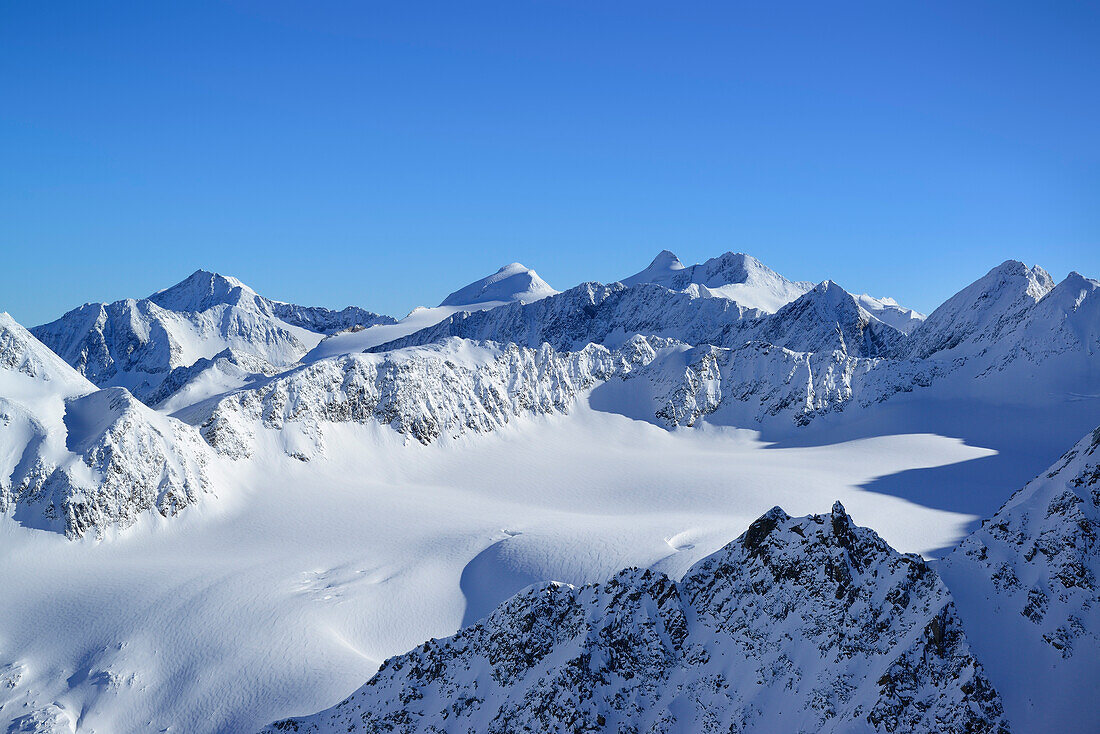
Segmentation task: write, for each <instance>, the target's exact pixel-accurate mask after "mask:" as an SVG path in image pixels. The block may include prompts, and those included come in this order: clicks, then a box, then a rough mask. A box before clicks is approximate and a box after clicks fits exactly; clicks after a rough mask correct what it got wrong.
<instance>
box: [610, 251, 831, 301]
mask: <svg viewBox="0 0 1100 734" xmlns="http://www.w3.org/2000/svg"><path fill="white" fill-rule="evenodd" d="M621 282H622V283H623V285H627V286H633V285H638V284H640V283H656V284H657V285H661V286H664V287H665V288H668V289H669V290H674V291H683V290H688V289H691V290H692V291H693V292H695V293H696V294H698V295H701V296H704V297H712V298H728V299H730V300H732V301H736V302H737V303H739V304H741V305H742V306H744V307H745V308H753V309H757V310H760V311H764V312H766V313H774V312H775V311H778V310H779V309H780V308H781V307H782V306H783V305H784V304H787V303H790V302H791V301H793V300H794V299H796V298H798V297H799V296H801V295H802V294H803V293H805V292H806V291H808V290H810V289H811V288H813V286H814V284H813V283H807V282H794V281H790V280H787V279H786V278H784V277H783V276H782V275H780V274H779V273H777V272H775V271H774V270H772V269H771V268H769V267H767V266H766V265H764V264H763V263H762V262H760V261H759V260H757V259H756V258H755V257H752V256H751V255H745V254H743V253H740V252H727V253H726V254H724V255H720V256H719V257H715V258H711V259H710V260H707V261H706V262H705V263H702V264H699V265H692V266H691V267H685V266H684V264H683V263H682V262H680V258H678V257H676V255H674V254H673V253H671V252H669V251H668V250H663V251H662V252H660V253H659V254H658V255H657V257H655V258H653V262H651V263H650V264H649V267H647V268H646V269H645V270H642V271H641V272H639V273H635V274H634V275H631V276H630V277H629V278H623V279H622V281H621ZM692 286H695V287H694V288H692Z"/></svg>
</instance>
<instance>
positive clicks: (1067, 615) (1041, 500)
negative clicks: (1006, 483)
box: [942, 428, 1100, 732]
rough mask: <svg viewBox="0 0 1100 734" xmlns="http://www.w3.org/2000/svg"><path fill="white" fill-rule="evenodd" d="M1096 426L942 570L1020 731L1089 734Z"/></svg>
mask: <svg viewBox="0 0 1100 734" xmlns="http://www.w3.org/2000/svg"><path fill="white" fill-rule="evenodd" d="M1098 536H1100V428H1097V429H1096V430H1095V431H1093V432H1092V433H1091V434H1089V435H1088V436H1085V437H1084V438H1083V439H1081V441H1080V442H1079V443H1078V444H1077V445H1076V446H1074V447H1073V448H1072V449H1070V450H1069V451H1068V452H1066V454H1065V455H1064V456H1062V458H1061V459H1059V460H1058V462H1057V463H1055V464H1054V465H1053V466H1052V467H1050V469H1048V470H1047V471H1046V472H1044V473H1042V474H1040V475H1039V476H1038V477H1036V478H1035V479H1034V480H1033V481H1031V482H1029V483H1028V484H1027V486H1025V487H1024V488H1023V489H1021V490H1019V491H1018V492H1016V493H1015V494H1014V495H1012V497H1011V498H1010V499H1009V500H1008V502H1006V503H1005V505H1004V507H1002V508H1001V509H1000V510H998V511H997V513H996V514H995V515H993V517H991V518H989V519H988V520H986V521H984V522H983V523H982V526H981V528H980V529H978V530H977V531H975V532H974V534H973V535H971V536H970V537H969V538H967V539H966V540H964V541H963V542H962V543H961V544H960V545H959V547H958V548H957V549H956V550H955V551H954V552H953V553H952V554H951V555H950V556H948V557H947V558H946V559H945V560H944V561H943V563H942V567H943V573H944V576H945V578H946V579H947V580H948V582H949V584H950V585H951V588H952V590H953V591H955V593H956V595H957V596H958V597H959V600H960V606H961V608H962V609H963V611H964V612H965V613H966V614H967V618H968V619H970V620H973V625H972V630H973V635H972V637H973V640H974V646H975V649H976V650H977V651H978V652H979V653H980V655H981V657H982V660H984V661H986V663H987V665H988V669H989V674H990V678H991V680H992V681H993V682H994V684H995V685H996V686H997V687H998V688H999V689H1000V690H1001V692H1002V693H1003V694H1004V696H1005V708H1006V710H1007V711H1008V713H1009V715H1010V718H1011V719H1012V721H1013V722H1014V724H1015V725H1016V727H1017V728H1018V729H1019V730H1020V731H1043V730H1045V731H1081V732H1085V731H1097V730H1100V710H1097V708H1096V706H1095V705H1094V701H1093V700H1092V685H1091V684H1092V683H1095V682H1097V681H1100V539H1098Z"/></svg>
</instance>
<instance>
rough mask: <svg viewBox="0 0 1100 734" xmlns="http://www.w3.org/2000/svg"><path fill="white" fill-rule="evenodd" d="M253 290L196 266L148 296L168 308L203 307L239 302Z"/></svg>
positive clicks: (179, 309) (185, 309)
mask: <svg viewBox="0 0 1100 734" xmlns="http://www.w3.org/2000/svg"><path fill="white" fill-rule="evenodd" d="M255 295H256V292H255V291H254V290H252V289H251V288H249V287H248V286H246V285H245V284H244V283H242V282H241V281H239V280H237V279H236V278H232V277H229V276H226V275H221V274H219V273H214V272H211V271H209V270H201V269H200V270H196V271H195V272H193V273H191V275H189V276H187V277H186V278H184V279H183V280H181V281H180V282H179V283H176V284H175V285H174V286H171V287H169V288H165V289H164V290H161V291H157V292H156V293H154V294H152V295H151V296H149V300H150V301H152V302H153V303H155V304H157V305H158V306H160V307H161V308H166V309H168V310H170V311H187V312H196V311H205V310H206V309H208V308H211V307H213V306H218V305H222V304H234V303H239V302H240V301H241V299H242V297H245V296H251V297H254V296H255Z"/></svg>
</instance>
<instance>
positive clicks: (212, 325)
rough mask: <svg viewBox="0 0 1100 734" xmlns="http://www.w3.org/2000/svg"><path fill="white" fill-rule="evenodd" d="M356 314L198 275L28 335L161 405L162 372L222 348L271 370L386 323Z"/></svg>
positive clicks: (98, 380)
mask: <svg viewBox="0 0 1100 734" xmlns="http://www.w3.org/2000/svg"><path fill="white" fill-rule="evenodd" d="M392 321H393V320H392V319H390V318H389V317H386V316H378V315H377V314H371V313H369V312H366V311H362V310H361V309H345V310H344V311H340V312H335V311H328V310H327V309H317V308H302V307H299V306H294V305H292V304H283V303H279V302H276V301H271V300H269V299H267V298H264V297H262V296H259V295H257V294H256V292H255V291H253V290H252V289H251V288H248V287H247V286H245V285H243V284H242V283H241V282H240V281H238V280H236V279H235V278H227V277H225V276H221V275H218V274H216V273H209V272H206V271H202V270H200V271H197V272H196V273H194V274H193V275H191V276H190V277H188V278H187V279H186V280H184V281H182V282H181V283H178V284H177V285H175V286H172V287H171V288H168V289H166V290H163V291H159V292H157V293H154V294H153V295H152V296H150V297H149V298H146V299H142V300H137V301H135V300H132V299H129V300H124V301H116V302H115V303H111V304H86V305H84V306H81V307H80V308H77V309H74V310H73V311H70V312H69V313H67V314H65V315H64V316H62V317H61V318H60V319H58V320H57V321H54V322H52V323H49V324H44V325H42V326H38V327H35V328H34V329H32V332H33V333H34V335H35V336H36V337H38V338H39V339H40V340H41V341H43V342H44V343H45V344H46V345H47V346H49V347H50V348H51V349H53V350H54V351H55V352H57V354H59V355H60V356H61V357H62V358H63V359H64V360H65V361H66V362H68V363H69V364H71V365H72V366H73V367H75V368H76V369H77V371H79V372H80V373H81V374H83V375H84V376H86V377H87V378H88V379H90V380H91V381H92V382H94V383H95V384H97V385H99V386H101V387H103V386H123V387H126V388H128V389H130V390H131V392H133V393H134V394H135V395H136V396H137V397H139V398H141V399H143V400H150V401H151V402H153V400H152V398H153V396H154V395H156V396H157V399H158V400H163V399H164V396H163V391H161V390H160V388H161V385H162V384H163V383H164V381H165V379H166V377H167V376H168V374H169V372H170V371H171V370H173V369H176V368H178V367H189V366H191V365H193V364H194V363H195V362H197V361H198V360H200V359H212V358H213V357H214V356H215V355H216V354H218V353H219V352H222V351H223V350H225V349H227V348H232V349H234V350H236V351H238V352H241V353H244V354H249V355H253V356H256V357H259V358H261V359H263V360H264V361H266V362H268V363H270V364H272V365H277V366H282V367H284V368H285V367H287V366H290V365H292V364H294V363H295V362H297V361H298V360H299V359H300V358H301V357H302V355H303V354H305V353H306V351H307V350H308V349H310V348H311V347H313V346H314V345H316V344H317V342H318V341H320V340H321V338H322V336H323V334H324V333H327V332H328V331H330V330H333V329H338V328H350V327H351V326H354V325H361V326H370V325H371V324H375V323H392Z"/></svg>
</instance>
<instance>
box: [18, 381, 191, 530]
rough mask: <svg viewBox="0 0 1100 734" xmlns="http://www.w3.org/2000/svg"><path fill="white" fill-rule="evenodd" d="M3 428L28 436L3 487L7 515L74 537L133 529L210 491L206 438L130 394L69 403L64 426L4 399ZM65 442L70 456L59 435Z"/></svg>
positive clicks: (110, 391) (120, 391)
mask: <svg viewBox="0 0 1100 734" xmlns="http://www.w3.org/2000/svg"><path fill="white" fill-rule="evenodd" d="M0 425H3V426H4V427H5V429H6V430H12V431H13V432H18V433H21V434H24V435H26V436H27V441H26V447H27V449H26V451H25V452H24V453H23V455H22V457H21V460H20V461H19V462H18V463H17V464H16V465H15V466H14V467H13V468H12V470H11V473H10V474H9V475H8V476H7V477H6V478H5V480H4V481H3V482H2V483H0V512H9V511H14V515H15V518H16V519H17V520H19V521H21V522H22V523H23V524H25V525H29V526H31V527H40V528H43V529H48V530H55V531H57V532H62V533H64V534H65V535H67V536H68V537H70V538H75V537H80V536H83V535H85V534H88V533H92V534H95V535H98V534H102V533H103V532H104V531H105V530H107V529H109V528H125V527H128V526H130V525H132V524H133V523H134V522H136V521H137V519H138V517H139V516H141V514H142V513H144V512H146V511H149V510H153V511H156V512H157V513H159V514H160V515H162V516H164V517H170V516H172V515H175V514H177V513H178V512H180V511H181V510H182V509H183V508H185V507H187V506H188V505H191V504H194V503H195V502H197V501H198V499H199V497H200V496H201V495H202V493H203V492H205V491H207V485H208V480H207V477H206V472H205V464H206V462H207V452H208V451H209V448H208V447H207V446H206V445H205V443H204V442H203V441H202V438H201V437H200V436H199V434H198V432H197V431H195V429H193V428H191V427H190V426H188V425H186V424H184V423H181V422H180V421H178V420H175V419H173V418H168V417H167V416H163V415H160V414H158V413H156V412H154V411H153V410H151V409H149V408H147V407H146V406H145V405H144V404H142V403H141V402H140V401H138V400H137V399H136V398H134V397H133V396H132V395H130V393H129V392H127V391H126V390H125V388H117V387H115V388H107V389H105V390H97V391H95V392H93V393H89V394H88V395H85V396H83V397H79V398H74V399H72V400H69V401H67V402H66V405H65V416H64V424H63V426H51V425H49V424H48V423H44V422H42V421H41V420H38V419H37V417H36V416H34V415H33V414H31V413H30V412H28V411H26V410H25V409H22V408H21V406H18V405H16V404H13V403H10V402H9V401H7V400H0ZM57 432H60V433H61V435H62V436H64V437H65V444H66V445H65V447H64V448H65V450H64V451H63V450H61V447H60V446H57V445H54V444H53V441H52V440H51V439H52V436H51V434H54V433H57Z"/></svg>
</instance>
